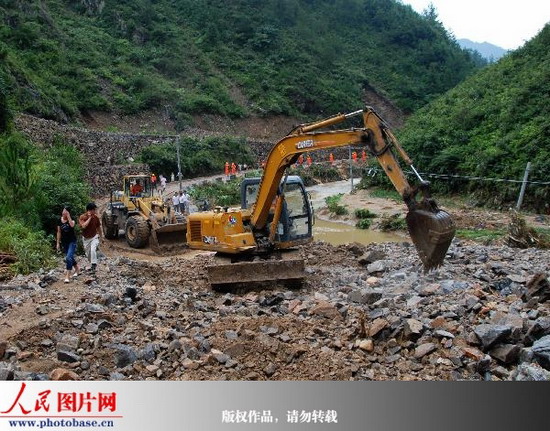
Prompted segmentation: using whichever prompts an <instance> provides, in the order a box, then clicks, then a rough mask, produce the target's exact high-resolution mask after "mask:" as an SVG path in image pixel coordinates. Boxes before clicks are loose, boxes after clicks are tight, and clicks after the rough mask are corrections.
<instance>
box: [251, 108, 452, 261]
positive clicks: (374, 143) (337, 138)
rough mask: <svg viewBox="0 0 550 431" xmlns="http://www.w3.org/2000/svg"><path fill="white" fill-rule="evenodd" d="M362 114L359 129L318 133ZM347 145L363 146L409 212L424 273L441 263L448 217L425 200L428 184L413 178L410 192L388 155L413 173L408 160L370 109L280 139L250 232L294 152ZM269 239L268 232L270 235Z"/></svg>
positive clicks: (260, 224)
mask: <svg viewBox="0 0 550 431" xmlns="http://www.w3.org/2000/svg"><path fill="white" fill-rule="evenodd" d="M356 115H362V116H363V127H362V128H356V129H344V130H333V131H318V129H322V128H325V127H328V126H332V125H334V124H338V123H340V122H342V121H344V120H346V119H348V118H350V117H353V116H356ZM347 145H365V147H366V148H367V149H368V151H369V153H370V154H372V155H373V156H375V157H376V159H377V160H378V163H379V164H380V166H381V167H382V169H383V170H384V172H385V173H386V175H387V176H388V178H389V179H390V181H391V182H392V184H393V186H394V187H395V189H396V190H397V191H398V192H399V194H400V195H401V197H402V198H403V200H404V201H405V203H406V204H407V207H408V209H409V212H408V213H407V217H406V221H407V226H408V228H409V233H410V235H411V238H412V240H413V243H414V245H415V246H416V249H417V251H418V254H419V256H420V258H421V260H422V262H423V263H424V267H425V268H426V269H430V268H434V267H437V266H439V265H441V263H442V262H443V259H444V257H445V254H446V252H447V249H448V248H449V246H450V244H451V240H452V239H453V237H454V232H455V227H454V223H453V221H452V218H451V216H450V215H449V214H448V213H447V212H445V211H443V210H440V209H439V208H438V207H437V204H436V203H435V201H434V200H433V199H431V198H430V196H429V190H428V183H426V182H425V181H423V180H422V178H420V176H419V175H418V174H416V175H417V176H418V177H419V179H420V181H421V184H420V186H419V187H415V188H414V189H413V188H411V186H410V185H409V182H408V181H407V178H406V177H405V174H404V173H403V170H402V169H401V166H400V165H399V162H398V161H397V158H396V156H395V155H394V151H395V152H397V153H398V154H399V156H400V157H401V159H403V161H404V162H405V163H406V164H408V165H410V166H411V168H412V169H413V171H414V172H415V173H416V170H415V169H414V166H412V161H411V159H410V158H409V156H408V155H407V153H406V152H405V150H403V148H402V147H401V146H400V145H399V143H398V142H397V139H396V138H395V136H394V135H393V133H392V132H391V130H390V129H389V128H388V126H387V125H386V123H385V122H384V120H382V119H381V118H380V116H379V115H378V114H377V113H376V112H375V111H374V110H373V109H372V108H371V107H368V106H367V107H365V109H363V110H360V111H355V112H352V113H350V114H338V115H335V116H333V117H330V118H327V119H324V120H321V121H318V122H314V123H308V124H302V125H299V126H297V127H295V128H294V129H293V130H292V131H291V132H290V134H289V135H287V136H286V137H284V138H283V139H281V140H280V141H279V142H278V143H277V144H276V145H275V146H274V147H273V149H272V150H271V152H270V153H269V156H268V158H267V161H266V164H265V170H264V174H263V176H262V178H261V181H260V186H259V190H258V195H257V198H256V203H255V204H254V208H253V209H252V213H251V218H250V223H251V225H252V228H253V230H256V231H261V230H263V229H264V228H265V226H266V224H267V222H268V218H269V212H270V208H271V204H272V203H273V200H274V198H275V197H276V195H277V191H278V188H279V184H280V182H281V179H282V177H283V175H284V172H285V170H286V169H287V168H288V167H289V166H290V165H292V164H293V163H295V162H296V160H297V159H298V157H299V156H300V154H303V153H305V152H309V151H317V150H324V149H330V148H337V147H342V146H347ZM418 191H421V192H422V195H423V198H422V200H421V201H419V202H418V201H417V200H416V195H417V193H418ZM281 199H282V197H281V196H280V197H279V199H278V201H277V206H276V209H277V213H276V217H278V215H280V211H281V208H282V205H281ZM270 237H271V240H272V239H273V238H274V232H272V233H271V236H270Z"/></svg>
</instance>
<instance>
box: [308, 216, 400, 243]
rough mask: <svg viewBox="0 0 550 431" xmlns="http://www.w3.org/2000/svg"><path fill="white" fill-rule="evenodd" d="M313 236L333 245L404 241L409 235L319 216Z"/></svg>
mask: <svg viewBox="0 0 550 431" xmlns="http://www.w3.org/2000/svg"><path fill="white" fill-rule="evenodd" d="M313 238H315V240H316V241H325V242H328V243H329V244H332V245H340V244H348V243H351V242H358V243H360V244H370V243H373V242H403V241H409V239H408V237H406V236H404V235H398V234H396V233H391V232H381V231H376V230H371V229H357V228H356V227H355V226H350V225H348V224H344V223H336V222H333V221H328V220H321V219H319V218H317V219H316V220H315V225H313Z"/></svg>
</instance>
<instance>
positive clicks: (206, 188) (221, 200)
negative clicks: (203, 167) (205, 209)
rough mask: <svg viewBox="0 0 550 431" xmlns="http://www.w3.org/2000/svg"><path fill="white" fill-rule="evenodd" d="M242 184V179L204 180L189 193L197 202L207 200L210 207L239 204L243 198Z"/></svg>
mask: <svg viewBox="0 0 550 431" xmlns="http://www.w3.org/2000/svg"><path fill="white" fill-rule="evenodd" d="M240 185H241V180H240V179H234V180H231V181H227V182H223V181H216V182H204V183H202V184H199V185H195V186H193V188H191V189H190V190H189V194H190V195H191V197H192V198H193V200H194V201H195V202H197V203H200V202H203V201H207V202H208V204H209V206H210V207H215V206H222V207H224V206H235V205H239V203H240V200H241V196H240Z"/></svg>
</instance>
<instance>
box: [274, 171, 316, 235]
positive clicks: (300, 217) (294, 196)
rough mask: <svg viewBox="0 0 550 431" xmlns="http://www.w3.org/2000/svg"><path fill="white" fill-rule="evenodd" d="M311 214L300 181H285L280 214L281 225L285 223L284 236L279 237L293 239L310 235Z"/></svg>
mask: <svg viewBox="0 0 550 431" xmlns="http://www.w3.org/2000/svg"><path fill="white" fill-rule="evenodd" d="M311 216H312V214H311V207H310V205H309V200H308V196H307V194H306V191H305V188H304V185H303V184H302V182H301V181H300V182H291V183H288V182H287V184H286V185H285V210H284V211H283V214H282V216H281V219H282V222H283V226H284V225H285V224H286V226H285V229H284V231H285V236H286V237H283V238H281V241H293V240H297V239H302V238H306V237H309V236H311V235H312V231H311V228H312V223H311V218H312V217H311ZM283 217H284V218H286V220H285V219H284V218H283ZM285 222H286V223H285Z"/></svg>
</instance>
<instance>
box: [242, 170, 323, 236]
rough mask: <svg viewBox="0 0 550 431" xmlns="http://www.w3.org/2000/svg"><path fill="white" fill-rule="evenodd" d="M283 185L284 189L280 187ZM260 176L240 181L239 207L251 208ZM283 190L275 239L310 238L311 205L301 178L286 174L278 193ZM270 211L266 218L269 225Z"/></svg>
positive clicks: (311, 225)
mask: <svg viewBox="0 0 550 431" xmlns="http://www.w3.org/2000/svg"><path fill="white" fill-rule="evenodd" d="M283 185H284V190H281V187H283ZM259 188H260V178H245V179H244V180H243V182H242V183H241V208H243V209H249V208H252V206H253V205H254V203H255V202H256V197H257V195H258V190H259ZM281 191H284V196H285V201H284V205H283V210H282V213H281V218H280V220H279V225H278V226H277V236H276V238H275V239H276V241H278V242H289V241H297V240H303V239H307V238H311V237H312V235H313V232H312V229H313V207H312V206H311V203H310V200H309V198H308V194H307V192H306V189H305V187H304V183H303V181H302V179H301V178H300V177H299V176H297V175H292V176H288V178H287V179H286V182H285V180H284V179H283V180H282V181H281V185H280V186H279V194H280V193H281ZM273 209H274V208H273V207H272V211H271V214H270V218H269V220H268V227H269V226H270V225H271V220H272V217H273V216H272V212H273Z"/></svg>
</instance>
